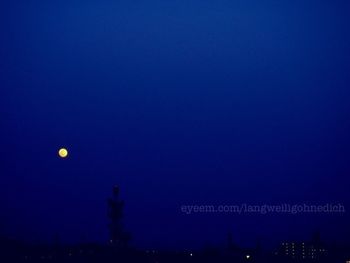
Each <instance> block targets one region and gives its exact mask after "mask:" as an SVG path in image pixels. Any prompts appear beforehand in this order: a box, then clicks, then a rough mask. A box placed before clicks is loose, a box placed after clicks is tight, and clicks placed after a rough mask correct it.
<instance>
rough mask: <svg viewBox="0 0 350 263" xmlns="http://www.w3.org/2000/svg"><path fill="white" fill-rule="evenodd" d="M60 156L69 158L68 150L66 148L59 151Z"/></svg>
mask: <svg viewBox="0 0 350 263" xmlns="http://www.w3.org/2000/svg"><path fill="white" fill-rule="evenodd" d="M58 155H59V157H61V158H66V157H67V156H68V150H67V149H66V148H61V149H59V150H58Z"/></svg>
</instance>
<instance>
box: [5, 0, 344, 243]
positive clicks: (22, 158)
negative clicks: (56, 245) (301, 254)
mask: <svg viewBox="0 0 350 263" xmlns="http://www.w3.org/2000/svg"><path fill="white" fill-rule="evenodd" d="M217 2H219V3H217ZM0 10H1V11H0V13H1V15H0V21H1V26H0V30H1V31H0V33H1V41H0V56H1V57H0V58H1V59H0V68H1V71H0V114H1V115H0V116H1V131H0V135H1V137H0V143H1V144H0V145H1V147H0V154H1V167H0V176H1V188H2V190H1V191H0V205H1V219H0V224H1V225H0V226H1V228H0V230H1V232H3V233H5V234H7V235H11V236H14V237H17V238H22V239H29V240H51V239H52V237H53V236H54V235H55V234H56V233H58V234H59V235H60V236H61V238H62V239H63V240H68V241H79V240H81V238H82V237H83V236H86V238H87V239H89V240H98V241H103V240H105V239H106V238H107V222H106V198H107V197H108V196H109V195H110V192H111V191H110V190H111V187H112V186H113V185H114V184H118V185H120V187H121V192H122V196H123V198H124V200H125V202H126V211H125V212H126V217H125V224H126V226H127V228H128V230H129V231H130V232H131V233H132V234H133V237H134V243H135V244H137V245H139V246H146V247H152V246H158V247H159V246H164V247H173V246H176V247H179V246H181V247H186V246H200V245H203V244H207V243H209V242H212V243H220V242H224V241H225V238H226V234H227V231H229V230H230V231H232V232H233V235H234V238H235V240H236V241H237V242H239V243H241V244H254V242H255V239H256V238H257V237H261V238H262V240H263V241H266V242H267V243H269V244H272V243H273V242H276V241H279V240H282V239H288V238H291V239H303V238H308V236H309V234H310V233H312V231H314V230H315V229H320V230H321V232H322V233H323V234H324V236H325V237H326V238H327V239H329V240H345V239H347V238H348V236H349V234H350V229H349V224H348V222H349V219H350V218H349V216H348V213H346V214H342V215H324V214H322V215H321V214H318V215H297V216H291V215H267V216H257V215H245V216H244V215H241V216H239V215H233V214H231V215H227V214H225V215H222V214H207V215H203V214H201V215H183V214H182V213H181V212H180V206H181V205H183V204H230V205H231V204H240V203H248V204H257V203H268V204H277V203H317V204H324V203H328V202H331V203H342V204H344V205H345V206H347V205H350V198H349V194H348V188H349V183H350V179H349V172H350V150H349V147H350V139H349V138H350V137H349V134H350V118H349V116H350V103H349V99H350V90H349V87H350V77H349V63H350V34H349V25H350V16H349V12H350V4H349V2H348V1H321V0H320V1H277V0H276V1H272V0H269V1H257V0H256V1H254V0H248V1H247V0H244V1H243V0H242V1H203V0H202V1H197V0H194V1H151V3H150V1H143V2H142V1H90V2H88V1H67V3H65V2H59V3H52V2H44V1H30V2H28V1H18V2H13V3H12V2H11V3H10V4H9V3H2V4H1V9H0ZM61 146H65V147H67V148H68V149H69V151H70V156H69V158H68V159H66V160H62V159H59V158H58V157H57V150H58V149H59V147H61ZM1 232H0V233H1Z"/></svg>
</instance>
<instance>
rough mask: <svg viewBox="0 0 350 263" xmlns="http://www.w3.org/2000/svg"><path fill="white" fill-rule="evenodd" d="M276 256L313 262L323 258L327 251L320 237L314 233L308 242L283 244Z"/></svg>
mask: <svg viewBox="0 0 350 263" xmlns="http://www.w3.org/2000/svg"><path fill="white" fill-rule="evenodd" d="M277 254H278V255H280V256H284V257H287V258H292V259H297V260H310V259H312V260H315V259H322V258H325V257H326V256H327V254H328V250H327V249H326V247H325V245H323V244H322V242H321V239H320V235H319V234H318V233H316V234H315V235H314V236H313V238H312V240H311V241H308V242H283V243H282V244H281V246H280V248H279V251H278V252H277Z"/></svg>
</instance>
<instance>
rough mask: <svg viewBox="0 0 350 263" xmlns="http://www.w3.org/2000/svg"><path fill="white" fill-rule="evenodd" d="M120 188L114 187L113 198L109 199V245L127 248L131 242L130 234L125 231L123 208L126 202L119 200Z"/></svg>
mask: <svg viewBox="0 0 350 263" xmlns="http://www.w3.org/2000/svg"><path fill="white" fill-rule="evenodd" d="M119 192H120V190H119V187H118V186H114V187H113V193H112V197H111V198H109V199H108V218H109V235H110V240H109V243H110V244H111V245H113V246H116V247H120V248H122V247H126V246H127V243H128V241H129V234H128V233H126V232H125V231H124V229H123V224H122V219H123V208H124V201H122V200H120V198H119Z"/></svg>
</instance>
